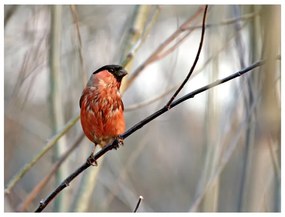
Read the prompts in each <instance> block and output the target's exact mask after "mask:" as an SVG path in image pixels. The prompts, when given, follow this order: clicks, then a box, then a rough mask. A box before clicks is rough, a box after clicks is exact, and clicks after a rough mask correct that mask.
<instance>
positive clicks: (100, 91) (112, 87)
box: [79, 65, 127, 164]
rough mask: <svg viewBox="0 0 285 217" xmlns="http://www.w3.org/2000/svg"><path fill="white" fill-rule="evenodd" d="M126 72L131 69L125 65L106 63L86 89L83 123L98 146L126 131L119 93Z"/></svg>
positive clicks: (81, 103) (81, 99)
mask: <svg viewBox="0 0 285 217" xmlns="http://www.w3.org/2000/svg"><path fill="white" fill-rule="evenodd" d="M125 75H127V71H126V70H125V69H124V68H123V67H122V66H119V65H106V66H103V67H101V68H99V69H98V70H96V71H95V72H94V73H93V74H92V75H91V77H90V79H89V81H88V83H87V85H86V87H85V88H84V90H83V92H82V96H81V98H80V101H79V106H80V120H81V126H82V129H83V132H84V133H85V135H86V136H87V137H88V139H89V140H90V141H92V142H93V143H94V145H95V147H96V146H97V145H99V146H100V147H101V148H103V147H105V146H106V145H107V144H109V143H111V142H113V141H114V139H115V138H117V136H118V135H120V134H122V133H124V131H125V119H124V113H123V112H124V105H123V102H122V99H121V95H120V92H119V90H120V86H121V81H122V78H123V77H124V76H125ZM95 147H94V150H93V152H92V154H91V156H92V155H94V154H95ZM91 156H90V157H91ZM95 164H96V162H95Z"/></svg>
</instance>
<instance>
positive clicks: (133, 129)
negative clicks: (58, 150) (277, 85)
mask: <svg viewBox="0 0 285 217" xmlns="http://www.w3.org/2000/svg"><path fill="white" fill-rule="evenodd" d="M263 64H264V61H263V60H261V61H258V62H256V63H254V64H252V65H250V66H248V67H246V68H244V69H242V70H240V71H238V72H236V73H234V74H232V75H230V76H228V77H225V78H223V79H220V80H217V81H215V82H213V83H210V84H208V85H206V86H203V87H201V88H199V89H197V90H195V91H193V92H191V93H188V94H186V95H184V96H183V97H181V98H179V99H177V100H175V101H174V102H172V103H171V104H170V105H169V108H167V107H166V106H164V107H163V108H161V109H160V110H158V111H156V112H155V113H153V114H152V115H150V116H148V117H146V118H145V119H144V120H142V121H140V122H139V123H137V124H135V125H134V126H133V127H131V128H130V129H128V130H127V131H126V132H125V133H123V134H122V135H120V138H121V139H126V138H127V137H129V136H130V135H131V134H133V133H134V132H136V131H137V130H139V129H140V128H142V127H143V126H145V125H146V124H148V123H149V122H151V121H152V120H154V119H156V118H157V117H159V116H160V115H162V114H164V113H165V112H167V111H169V110H170V109H172V108H173V107H175V106H177V105H179V104H180V103H182V102H184V101H186V100H188V99H190V98H194V97H195V96H196V95H197V94H200V93H202V92H205V91H206V90H209V89H211V88H213V87H216V86H218V85H220V84H223V83H225V82H228V81H230V80H232V79H235V78H237V77H239V76H241V75H243V74H245V73H247V72H249V71H251V70H253V69H255V68H257V67H260V66H261V65H263ZM118 143H119V141H118V140H115V141H114V142H113V143H111V144H109V145H107V146H105V147H104V148H103V149H101V150H100V151H99V152H97V153H96V155H95V156H94V158H93V159H92V160H90V162H89V163H87V162H85V163H84V164H83V165H82V166H80V167H79V168H78V169H77V170H76V171H74V172H73V173H72V174H71V175H70V176H69V177H67V178H66V179H65V180H64V181H63V182H62V183H61V184H60V185H59V186H58V187H57V188H56V189H55V190H54V191H53V192H52V193H51V194H50V195H49V196H48V197H47V198H46V199H45V200H43V201H41V202H40V205H39V207H38V208H37V209H36V210H35V212H41V211H43V210H44V208H45V207H46V206H47V205H48V204H49V203H50V202H51V201H52V200H53V199H54V198H55V197H56V196H57V194H59V193H60V192H61V191H62V190H63V189H64V188H66V187H67V186H69V184H70V182H71V181H72V180H73V179H74V178H76V177H77V176H78V175H79V174H80V173H82V172H83V171H84V170H86V169H87V168H88V167H90V165H91V164H90V163H94V162H95V161H96V160H98V159H99V158H100V157H102V156H103V155H104V154H106V153H107V152H108V151H110V150H112V149H114V148H116V147H118Z"/></svg>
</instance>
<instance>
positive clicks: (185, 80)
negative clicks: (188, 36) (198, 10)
mask: <svg viewBox="0 0 285 217" xmlns="http://www.w3.org/2000/svg"><path fill="white" fill-rule="evenodd" d="M207 9H208V5H206V6H205V10H204V16H203V24H202V33H201V39H200V44H199V48H198V52H197V54H196V57H195V60H194V63H193V65H192V67H191V69H190V71H189V73H188V75H187V76H186V78H185V79H184V81H183V82H182V84H181V85H180V87H179V88H178V89H177V90H176V92H175V93H174V94H173V96H172V97H171V98H170V100H169V101H168V103H167V104H166V107H167V108H169V106H170V104H171V103H172V102H173V100H174V99H175V97H176V96H177V95H178V93H179V92H180V91H181V90H182V88H183V87H184V85H185V84H186V83H187V81H188V80H189V78H190V76H191V75H192V73H193V71H194V69H195V67H196V65H197V62H198V60H199V56H200V53H201V50H202V46H203V41H204V35H205V23H206V15H207Z"/></svg>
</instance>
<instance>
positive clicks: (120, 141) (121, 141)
mask: <svg viewBox="0 0 285 217" xmlns="http://www.w3.org/2000/svg"><path fill="white" fill-rule="evenodd" d="M120 145H122V146H123V145H124V139H123V138H122V137H120V136H118V137H116V139H115V143H114V149H115V150H117V149H118V148H119V147H120Z"/></svg>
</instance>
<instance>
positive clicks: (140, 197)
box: [134, 196, 143, 212]
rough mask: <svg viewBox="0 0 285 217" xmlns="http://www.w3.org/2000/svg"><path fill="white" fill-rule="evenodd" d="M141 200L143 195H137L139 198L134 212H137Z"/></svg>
mask: <svg viewBox="0 0 285 217" xmlns="http://www.w3.org/2000/svg"><path fill="white" fill-rule="evenodd" d="M142 200H143V196H139V200H138V202H137V205H136V208H135V209H134V212H137V210H138V208H139V206H140V204H141V202H142Z"/></svg>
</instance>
